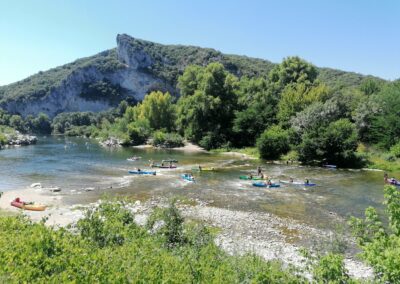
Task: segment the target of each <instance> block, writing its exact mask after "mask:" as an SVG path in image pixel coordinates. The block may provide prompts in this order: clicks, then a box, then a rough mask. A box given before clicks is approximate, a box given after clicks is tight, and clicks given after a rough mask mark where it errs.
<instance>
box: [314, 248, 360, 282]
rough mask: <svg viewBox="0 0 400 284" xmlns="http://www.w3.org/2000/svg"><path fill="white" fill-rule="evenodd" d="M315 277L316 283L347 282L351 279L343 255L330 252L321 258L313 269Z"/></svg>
mask: <svg viewBox="0 0 400 284" xmlns="http://www.w3.org/2000/svg"><path fill="white" fill-rule="evenodd" d="M313 277H314V280H315V281H316V283H330V284H347V283H355V282H353V281H351V279H350V277H349V275H348V274H347V271H346V268H345V267H344V262H343V257H342V256H341V255H338V254H332V253H329V254H327V255H325V256H323V257H321V259H319V261H318V263H317V265H316V266H315V267H314V269H313Z"/></svg>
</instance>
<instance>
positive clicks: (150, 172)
mask: <svg viewBox="0 0 400 284" xmlns="http://www.w3.org/2000/svg"><path fill="white" fill-rule="evenodd" d="M128 172H129V173H130V174H132V175H153V176H155V175H156V172H155V171H128Z"/></svg>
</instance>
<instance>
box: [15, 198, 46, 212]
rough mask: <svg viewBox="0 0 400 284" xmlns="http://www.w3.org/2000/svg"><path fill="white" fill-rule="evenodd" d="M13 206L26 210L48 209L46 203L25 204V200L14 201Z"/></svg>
mask: <svg viewBox="0 0 400 284" xmlns="http://www.w3.org/2000/svg"><path fill="white" fill-rule="evenodd" d="M11 206H14V207H17V208H20V209H24V210H30V211H44V210H46V205H42V204H25V202H21V201H19V202H18V201H15V200H14V201H12V202H11Z"/></svg>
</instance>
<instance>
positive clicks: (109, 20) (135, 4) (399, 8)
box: [0, 0, 400, 85]
mask: <svg viewBox="0 0 400 284" xmlns="http://www.w3.org/2000/svg"><path fill="white" fill-rule="evenodd" d="M399 28H400V1H397V0H330V1H328V0H292V1H290V0H280V1H277V0H275V1H268V0H264V1H262V0H246V1H245V0H243V1H241V0H201V1H200V0H198V1H195V0H186V1H184V0H164V1H162V0H158V1H157V0H154V1H145V0H142V1H136V0H131V1H128V0H127V1H123V0H114V1H111V0H110V1H105V0H25V1H22V0H0V85H5V84H9V83H12V82H15V81H18V80H21V79H24V78H26V77H27V76H29V75H32V74H34V73H37V72H39V71H44V70H47V69H50V68H52V67H56V66H59V65H62V64H65V63H68V62H71V61H73V60H75V59H78V58H81V57H85V56H90V55H93V54H96V53H98V52H101V51H103V50H105V49H109V48H113V47H115V46H116V35H117V34H119V33H126V34H129V35H131V36H133V37H137V38H141V39H145V40H150V41H154V42H159V43H164V44H188V45H196V46H201V47H211V48H215V49H217V50H220V51H222V52H224V53H230V54H240V55H247V56H251V57H258V58H264V59H268V60H270V61H272V62H276V63H278V62H280V61H281V60H282V59H283V58H284V57H287V56H292V55H298V56H300V57H302V58H304V59H306V60H307V61H309V62H311V63H313V64H315V65H317V66H320V67H331V68H337V69H342V70H345V71H354V72H358V73H362V74H370V75H375V76H378V77H381V78H385V79H389V80H393V79H397V78H400V36H399Z"/></svg>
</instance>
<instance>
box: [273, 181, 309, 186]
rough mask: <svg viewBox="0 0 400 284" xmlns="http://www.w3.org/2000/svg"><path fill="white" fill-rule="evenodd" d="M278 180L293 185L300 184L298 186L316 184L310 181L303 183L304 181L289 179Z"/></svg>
mask: <svg viewBox="0 0 400 284" xmlns="http://www.w3.org/2000/svg"><path fill="white" fill-rule="evenodd" d="M279 182H280V183H284V184H293V185H300V186H316V185H317V184H316V183H311V182H309V183H304V182H299V181H294V182H291V181H289V180H280V181H279Z"/></svg>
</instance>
